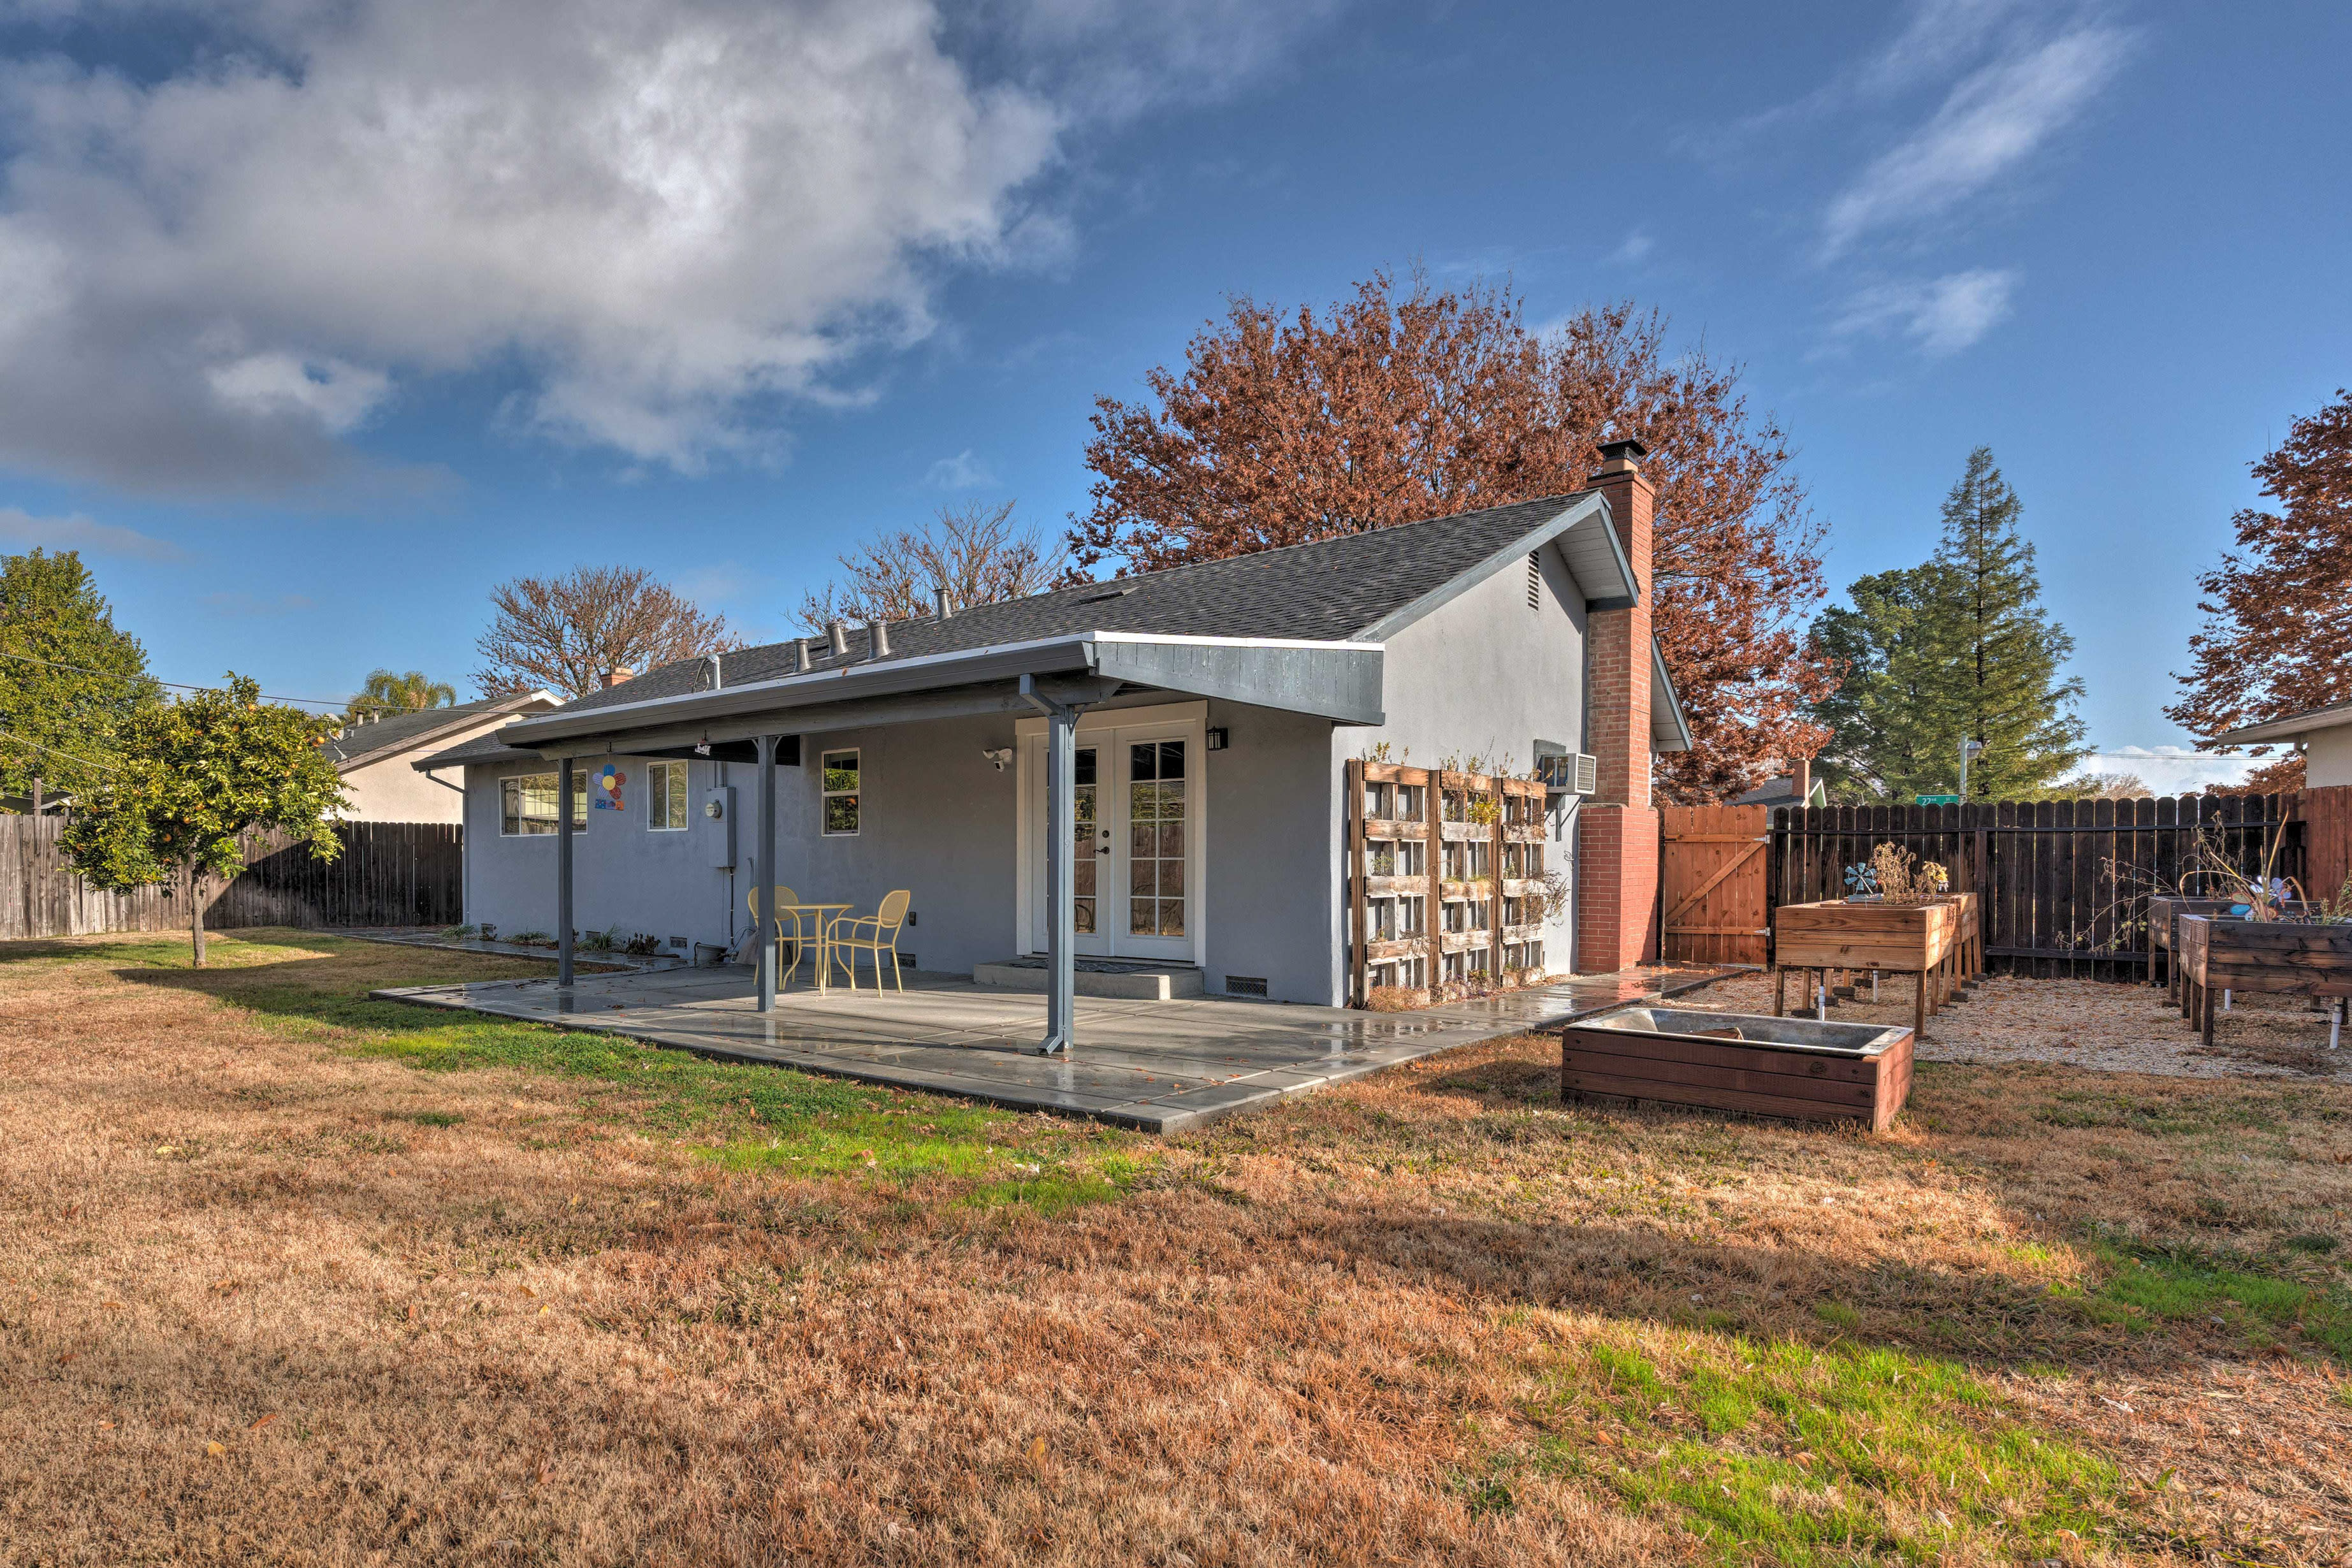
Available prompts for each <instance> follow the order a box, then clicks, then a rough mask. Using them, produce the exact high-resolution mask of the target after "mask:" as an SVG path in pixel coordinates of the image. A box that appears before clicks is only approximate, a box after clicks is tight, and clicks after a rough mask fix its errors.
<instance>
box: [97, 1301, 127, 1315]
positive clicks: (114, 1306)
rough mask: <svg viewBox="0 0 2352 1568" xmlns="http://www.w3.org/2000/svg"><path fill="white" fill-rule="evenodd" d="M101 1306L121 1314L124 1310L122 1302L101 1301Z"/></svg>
mask: <svg viewBox="0 0 2352 1568" xmlns="http://www.w3.org/2000/svg"><path fill="white" fill-rule="evenodd" d="M99 1305H100V1306H101V1307H103V1308H105V1309H106V1310H108V1311H110V1312H120V1311H121V1310H122V1303H121V1302H120V1301H100V1303H99Z"/></svg>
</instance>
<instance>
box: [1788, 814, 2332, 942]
mask: <svg viewBox="0 0 2352 1568" xmlns="http://www.w3.org/2000/svg"><path fill="white" fill-rule="evenodd" d="M1771 817H1772V820H1771V827H1770V838H1771V843H1770V846H1769V849H1768V852H1767V853H1768V855H1769V863H1768V867H1767V869H1766V872H1765V876H1766V879H1767V880H1768V883H1769V889H1768V890H1769V899H1770V901H1771V904H1772V906H1773V907H1774V908H1778V907H1779V906H1780V905H1781V904H1798V903H1810V902H1813V901H1816V900H1823V899H1838V898H1843V897H1844V896H1845V894H1846V891H1847V889H1846V887H1845V868H1846V867H1848V866H1850V865H1853V864H1855V863H1856V862H1859V861H1865V860H1868V859H1869V858H1870V856H1871V851H1872V850H1873V849H1874V848H1875V847H1877V846H1879V845H1881V844H1887V843H1892V844H1896V845H1900V846H1901V847H1904V848H1906V849H1908V850H1910V851H1911V852H1912V853H1913V854H1914V855H1916V856H1917V857H1918V858H1920V859H1921V860H1923V861H1926V860H1935V861H1939V862H1941V863H1942V865H1943V866H1944V868H1945V869H1946V870H1947V871H1948V873H1949V874H1950V876H1951V879H1952V886H1953V887H1955V888H1965V889H1974V890H1975V891H1976V893H1977V894H1978V897H1979V902H1980V904H1981V905H1982V909H1983V921H1984V952H1985V956H1986V958H1987V959H1988V960H1990V966H1991V967H1993V968H1997V969H2007V970H2011V971H2012V972H2015V973H2024V974H2036V975H2053V974H2080V975H2093V976H2097V977H2100V978H2119V977H2125V976H2134V975H2138V974H2140V973H2145V966H2146V964H2147V953H2148V936H2147V899H2148V895H2149V894H2150V893H2152V892H2158V891H2163V890H2168V889H2174V888H2177V887H2178V886H2179V879H2180V875H2181V872H2182V871H2183V869H2184V868H2186V867H2187V865H2188V863H2189V850H2190V847H2191V841H2192V839H2193V838H2194V837H2195V836H2196V835H2197V833H2198V831H2199V830H2200V827H2202V828H2204V829H2205V830H2206V831H2207V832H2208V833H2209V835H2210V837H2214V838H2216V839H2218V840H2219V842H2220V843H2221V846H2222V847H2223V848H2224V849H2225V850H2226V851H2227V852H2228V854H2229V855H2230V857H2231V860H2232V861H2233V862H2234V863H2236V864H2237V865H2238V866H2239V867H2241V868H2243V869H2244V870H2246V871H2248V872H2252V871H2255V870H2257V869H2259V868H2260V867H2261V865H2262V862H2263V856H2264V854H2265V852H2266V851H2268V850H2269V849H2270V848H2271V847H2273V844H2275V845H2276V846H2277V851H2278V852H2277V855H2276V858H2275V859H2274V860H2273V864H2272V873H2271V874H2272V875H2273V876H2277V877H2294V878H2298V879H2301V878H2303V877H2304V875H2305V831H2304V830H2305V823H2304V821H2303V820H2302V818H2301V816H2300V815H2299V813H2298V809H2297V797H2296V796H2295V795H2180V796H2177V797H2167V798H2164V799H2158V800H2086V801H2000V802H1995V803H1988V804H1985V805H1833V806H1812V807H1803V806H1780V807H1774V808H1771ZM2347 823H2352V816H2347ZM2329 890H2330V891H2331V892H2332V891H2333V889H2329Z"/></svg>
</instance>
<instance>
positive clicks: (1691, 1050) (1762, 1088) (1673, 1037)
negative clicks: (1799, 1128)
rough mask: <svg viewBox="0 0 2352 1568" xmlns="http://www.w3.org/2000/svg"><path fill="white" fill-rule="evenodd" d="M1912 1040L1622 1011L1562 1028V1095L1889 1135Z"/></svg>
mask: <svg viewBox="0 0 2352 1568" xmlns="http://www.w3.org/2000/svg"><path fill="white" fill-rule="evenodd" d="M1912 1039H1913V1035H1912V1031H1911V1030H1909V1029H1906V1028H1903V1027H1900V1026H1893V1027H1889V1026H1882V1025H1877V1024H1824V1023H1818V1022H1815V1021H1814V1020H1812V1019H1811V1018H1766V1017H1759V1016H1752V1015H1748V1014H1744V1013H1697V1012H1686V1011H1684V1010H1681V1009H1678V1008H1671V1007H1621V1008H1619V1009H1618V1010H1617V1011H1615V1012H1613V1013H1604V1014H1601V1015H1600V1016H1598V1017H1592V1018H1585V1019H1580V1020H1579V1021H1578V1022H1576V1023H1573V1024H1570V1025H1569V1026H1567V1027H1566V1028H1564V1029H1563V1030H1562V1031H1561V1032H1560V1068H1559V1089H1560V1097H1561V1098H1562V1099H1564V1100H1577V1099H1581V1098H1584V1097H1586V1096H1599V1097H1601V1098H1606V1099H1614V1100H1651V1101H1655V1102H1657V1103H1660V1104H1666V1105H1691V1106H1702V1107H1706V1108H1707V1109H1710V1110H1737V1111H1744V1112H1747V1113H1748V1114H1750V1115H1754V1116H1777V1117H1782V1118H1786V1119H1790V1120H1793V1121H1858V1122H1861V1123H1863V1124H1864V1125H1865V1126H1867V1127H1868V1128H1869V1129H1870V1130H1871V1131H1874V1132H1884V1131H1885V1130H1886V1129H1887V1128H1888V1127H1889V1126H1891V1125H1893V1123H1894V1121H1895V1114H1896V1113H1897V1112H1898V1111H1900V1110H1902V1109H1903V1103H1904V1101H1905V1100H1907V1099H1908V1098H1909V1097H1910V1094H1911V1047H1912Z"/></svg>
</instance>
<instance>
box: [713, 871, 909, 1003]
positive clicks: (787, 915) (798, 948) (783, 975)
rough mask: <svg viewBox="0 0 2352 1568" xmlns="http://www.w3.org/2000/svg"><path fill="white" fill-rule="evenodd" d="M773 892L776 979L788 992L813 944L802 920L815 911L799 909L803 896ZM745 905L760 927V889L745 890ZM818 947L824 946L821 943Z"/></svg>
mask: <svg viewBox="0 0 2352 1568" xmlns="http://www.w3.org/2000/svg"><path fill="white" fill-rule="evenodd" d="M774 891H775V897H776V978H777V980H778V981H779V982H780V983H781V984H782V986H783V987H784V988H785V989H787V990H789V989H791V987H792V984H793V970H795V969H798V968H799V967H800V966H801V954H802V953H803V952H806V951H808V950H809V949H810V947H811V945H812V944H811V942H810V941H809V940H808V939H807V938H806V937H804V936H803V934H802V932H801V917H802V916H803V914H814V913H815V912H816V911H815V910H803V909H802V908H801V907H800V905H801V900H800V895H799V894H797V893H795V892H793V890H792V889H790V888H787V887H785V886H783V885H782V884H781V883H779V884H778V885H777V886H776V888H775V889H774ZM743 903H744V906H745V907H746V908H748V909H749V910H751V923H752V924H753V925H757V924H759V923H760V889H758V888H756V887H754V888H749V889H745V890H744V893H743ZM787 921H789V922H790V925H789V926H787V924H786V922H787ZM820 934H822V933H820ZM786 942H791V943H792V944H793V961H792V962H791V963H785V962H784V954H783V946H784V943H786ZM818 945H819V946H821V945H822V944H818ZM819 962H823V960H822V959H820V960H819ZM878 984H880V983H879V982H878V981H877V985H878Z"/></svg>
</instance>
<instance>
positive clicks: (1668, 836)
mask: <svg viewBox="0 0 2352 1568" xmlns="http://www.w3.org/2000/svg"><path fill="white" fill-rule="evenodd" d="M1771 815H1772V808H1771V807H1770V806H1766V805H1669V806H1664V807H1661V808H1660V810H1659V812H1658V817H1659V827H1658V836H1659V845H1658V910H1659V919H1658V956H1659V958H1660V959H1661V961H1663V962H1664V963H1763V962H1764V961H1765V943H1766V941H1767V939H1769V937H1770V935H1771V922H1770V921H1769V917H1768V914H1767V910H1766V896H1767V893H1768V891H1769V882H1768V878H1767V872H1768V869H1769V864H1770V857H1769V854H1768V853H1767V849H1768V847H1769V843H1770V840H1771Z"/></svg>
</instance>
